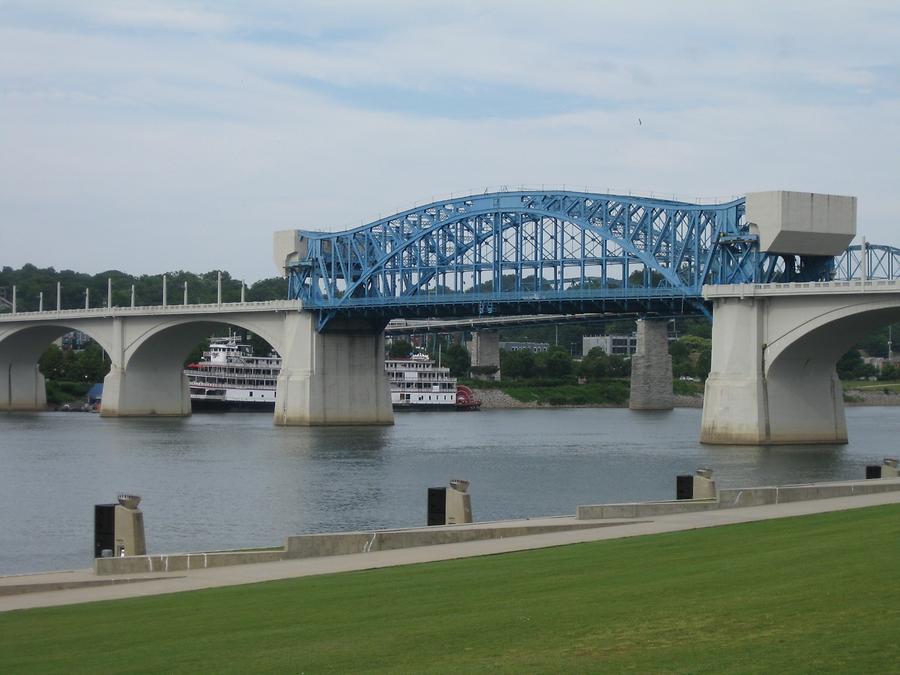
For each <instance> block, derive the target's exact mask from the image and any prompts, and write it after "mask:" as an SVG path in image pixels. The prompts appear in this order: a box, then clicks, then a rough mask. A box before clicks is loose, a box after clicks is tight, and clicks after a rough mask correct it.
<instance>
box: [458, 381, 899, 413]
mask: <svg viewBox="0 0 900 675" xmlns="http://www.w3.org/2000/svg"><path fill="white" fill-rule="evenodd" d="M463 383H464V384H466V385H467V386H469V387H471V388H472V389H473V390H474V391H475V396H476V397H477V398H479V399H480V400H481V408H482V409H483V410H505V409H517V408H627V407H628V395H629V382H628V379H627V378H623V379H618V380H603V381H599V382H590V383H586V384H580V385H576V384H556V385H548V384H540V383H538V384H528V383H519V382H483V381H479V380H465V381H464V382H463ZM843 386H844V404H845V405H847V406H900V382H870V381H867V380H863V381H855V380H854V381H847V382H844V383H843ZM674 390H675V394H674V403H675V407H676V408H702V407H703V383H702V382H685V381H680V380H676V381H675V382H674Z"/></svg>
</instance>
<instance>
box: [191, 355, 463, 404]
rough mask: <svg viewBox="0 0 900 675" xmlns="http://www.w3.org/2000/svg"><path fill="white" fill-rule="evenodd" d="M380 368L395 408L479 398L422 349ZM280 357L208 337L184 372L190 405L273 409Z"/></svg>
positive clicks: (279, 369) (391, 360) (385, 363)
mask: <svg viewBox="0 0 900 675" xmlns="http://www.w3.org/2000/svg"><path fill="white" fill-rule="evenodd" d="M384 369H385V372H386V373H387V375H388V379H389V380H390V384H391V403H392V404H393V406H394V408H395V409H396V410H477V409H478V407H479V406H480V405H481V402H480V401H478V400H477V399H476V398H475V395H474V393H473V392H472V390H471V389H469V388H468V387H466V386H465V385H461V384H457V383H456V378H455V377H452V376H451V375H450V369H449V368H443V367H440V366H436V365H435V363H434V361H432V360H431V359H429V358H428V357H427V356H425V355H424V354H415V355H413V356H411V357H409V358H403V359H387V360H385V362H384ZM280 371H281V357H279V356H277V355H275V354H274V353H273V355H272V356H254V355H253V350H252V348H251V347H250V345H246V344H241V343H240V342H239V341H238V339H237V338H236V337H220V338H216V337H214V338H210V341H209V349H208V350H207V351H205V352H203V358H202V359H201V360H200V361H198V362H197V363H189V364H188V365H187V367H186V368H185V371H184V372H185V374H186V375H187V378H188V383H189V384H190V389H191V409H193V410H198V411H200V410H221V411H225V410H237V411H255V410H274V409H275V385H276V381H277V379H278V373H279V372H280Z"/></svg>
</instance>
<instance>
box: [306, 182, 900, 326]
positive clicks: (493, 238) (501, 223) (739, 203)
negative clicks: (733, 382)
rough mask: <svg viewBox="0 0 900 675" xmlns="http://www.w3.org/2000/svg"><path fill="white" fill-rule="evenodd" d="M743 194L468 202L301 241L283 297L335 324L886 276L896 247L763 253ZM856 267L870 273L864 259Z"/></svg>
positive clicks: (475, 198) (519, 195)
mask: <svg viewBox="0 0 900 675" xmlns="http://www.w3.org/2000/svg"><path fill="white" fill-rule="evenodd" d="M744 207H745V200H744V198H740V199H735V200H733V201H730V202H726V203H722V204H692V203H687V202H679V201H669V200H664V199H653V198H646V197H632V196H624V195H612V194H594V193H589V192H573V191H565V190H561V191H559V190H556V191H510V192H492V193H485V194H473V195H469V196H465V197H459V198H455V199H450V200H446V201H439V202H434V203H431V204H427V205H424V206H420V207H417V208H413V209H410V210H407V211H403V212H401V213H397V214H395V215H392V216H389V217H387V218H382V219H380V220H377V221H375V222H372V223H369V224H368V225H363V226H361V227H358V228H354V229H351V230H347V231H343V232H315V231H305V230H302V231H300V232H299V235H300V242H301V243H300V250H299V252H298V253H299V255H298V257H297V259H296V260H295V261H294V262H293V263H292V264H291V265H290V267H289V270H288V271H289V277H290V285H289V294H290V297H291V298H299V299H300V300H301V301H302V304H303V307H304V308H305V309H309V310H314V311H316V312H318V316H319V319H318V328H319V329H320V330H322V329H324V328H326V327H327V326H328V324H329V322H331V321H332V320H334V319H335V318H348V319H365V320H367V321H369V322H373V323H379V322H386V321H387V320H388V319H390V318H394V317H416V316H420V317H438V316H480V315H481V316H483V315H511V314H541V313H556V314H563V313H582V312H623V313H625V312H628V313H639V314H661V315H672V314H695V313H698V312H703V311H705V310H704V306H703V299H702V295H701V289H702V287H703V286H704V285H705V284H744V283H767V282H797V281H831V280H850V279H854V278H860V277H861V276H863V275H864V276H865V277H866V278H868V279H894V278H897V277H898V276H900V250H898V249H896V248H893V247H889V246H877V245H869V246H867V247H866V250H865V255H862V254H861V251H860V247H859V246H851V247H850V248H849V249H847V250H846V251H845V252H844V253H843V254H842V255H840V256H837V257H832V256H827V257H823V256H794V255H787V256H784V255H772V254H767V253H765V252H762V251H760V249H759V238H758V235H757V234H756V233H755V232H754V229H755V228H754V227H752V225H751V224H750V223H747V222H746V220H745V217H744ZM863 258H865V264H863Z"/></svg>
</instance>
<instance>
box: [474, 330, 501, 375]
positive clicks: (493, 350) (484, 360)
mask: <svg viewBox="0 0 900 675" xmlns="http://www.w3.org/2000/svg"><path fill="white" fill-rule="evenodd" d="M472 366H473V367H478V366H496V368H497V371H496V372H495V373H493V374H492V375H478V376H477V377H479V378H481V379H484V380H499V379H500V333H498V332H497V331H495V330H479V331H476V332H475V333H473V334H472Z"/></svg>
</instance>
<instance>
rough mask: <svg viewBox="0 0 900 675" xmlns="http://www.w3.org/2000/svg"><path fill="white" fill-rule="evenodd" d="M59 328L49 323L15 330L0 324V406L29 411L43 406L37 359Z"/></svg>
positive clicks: (45, 399) (44, 395) (41, 382)
mask: <svg viewBox="0 0 900 675" xmlns="http://www.w3.org/2000/svg"><path fill="white" fill-rule="evenodd" d="M58 335H59V332H58V331H57V329H55V328H53V327H50V328H47V327H42V328H30V329H28V330H24V331H15V330H10V329H8V328H7V329H4V327H0V410H7V411H29V410H44V409H45V408H46V407H47V390H46V385H45V383H44V376H43V375H42V374H41V372H40V370H39V369H38V359H39V358H40V355H41V352H43V351H44V349H46V345H47V344H49V343H50V342H52V341H53V340H54V339H55V338H56V337H57V336H58Z"/></svg>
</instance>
